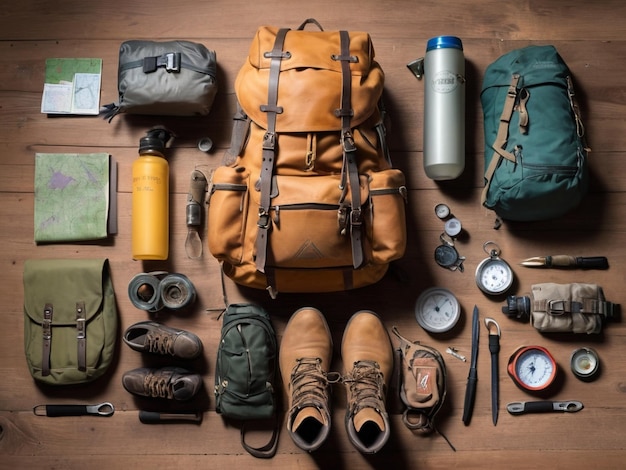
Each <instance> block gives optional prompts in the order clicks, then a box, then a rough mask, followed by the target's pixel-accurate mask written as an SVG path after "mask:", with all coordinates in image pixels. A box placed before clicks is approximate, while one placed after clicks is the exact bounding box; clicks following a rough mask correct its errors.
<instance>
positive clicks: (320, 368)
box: [278, 308, 333, 452]
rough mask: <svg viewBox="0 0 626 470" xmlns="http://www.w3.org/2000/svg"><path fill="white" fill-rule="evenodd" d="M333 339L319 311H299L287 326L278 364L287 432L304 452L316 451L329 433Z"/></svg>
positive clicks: (310, 309) (304, 309) (305, 309)
mask: <svg viewBox="0 0 626 470" xmlns="http://www.w3.org/2000/svg"><path fill="white" fill-rule="evenodd" d="M332 349H333V344H332V338H331V335H330V330H329V328H328V324H327V323H326V320H325V319H324V316H323V315H322V313H321V312H320V311H319V310H316V309H314V308H302V309H300V310H298V311H296V312H295V313H294V314H293V315H292V317H291V318H290V319H289V322H288V323H287V327H286V328H285V333H284V335H283V339H282V341H281V344H280V352H279V356H278V358H279V363H280V373H281V375H282V378H283V385H284V387H285V391H286V392H287V395H288V399H289V408H288V412H287V431H288V432H289V434H290V436H291V438H292V439H293V441H294V443H295V444H296V445H297V446H298V447H300V448H301V449H303V450H306V451H309V452H311V451H313V450H315V449H317V448H319V447H320V446H321V445H322V444H323V443H324V441H325V440H326V438H327V437H328V434H329V432H330V422H331V418H330V411H329V400H328V387H329V380H328V375H327V374H328V368H329V366H330V361H331V357H332Z"/></svg>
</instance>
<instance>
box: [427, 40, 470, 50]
mask: <svg viewBox="0 0 626 470" xmlns="http://www.w3.org/2000/svg"><path fill="white" fill-rule="evenodd" d="M449 48H452V49H460V50H463V43H462V42H461V40H460V39H459V38H457V37H456V36H437V37H434V38H430V39H429V40H428V43H427V44H426V52H428V51H432V50H433V49H449Z"/></svg>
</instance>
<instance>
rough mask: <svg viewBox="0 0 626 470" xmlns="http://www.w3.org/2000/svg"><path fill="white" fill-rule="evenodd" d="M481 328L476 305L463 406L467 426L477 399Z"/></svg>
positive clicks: (464, 421)
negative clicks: (470, 357) (477, 368)
mask: <svg viewBox="0 0 626 470" xmlns="http://www.w3.org/2000/svg"><path fill="white" fill-rule="evenodd" d="M479 335H480V329H479V326H478V307H477V306H476V305H474V315H473V317H472V359H471V362H470V370H469V375H468V377H467V387H466V389H465V405H464V406H463V423H464V424H465V425H466V426H467V425H468V424H469V422H470V420H471V419H472V412H473V411H474V400H475V399H476V383H477V382H478V373H477V371H476V363H477V361H478V338H479Z"/></svg>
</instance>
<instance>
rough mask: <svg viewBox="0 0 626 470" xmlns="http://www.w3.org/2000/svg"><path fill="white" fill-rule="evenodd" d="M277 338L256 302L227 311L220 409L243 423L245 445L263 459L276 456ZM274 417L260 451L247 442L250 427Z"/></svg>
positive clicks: (218, 369)
mask: <svg viewBox="0 0 626 470" xmlns="http://www.w3.org/2000/svg"><path fill="white" fill-rule="evenodd" d="M276 345H277V343H276V334H275V332H274V328H273V326H272V323H271V321H270V317H269V314H268V313H267V312H266V311H265V310H264V309H263V308H262V307H260V306H257V305H254V304H231V305H229V306H228V308H227V309H226V312H225V313H224V318H223V323H222V331H221V338H220V344H219V345H218V348H217V361H216V366H215V411H216V412H217V413H219V414H221V415H222V416H224V417H226V418H232V419H236V420H240V421H242V422H243V425H242V427H241V444H242V446H243V448H244V449H245V450H246V451H248V452H249V453H250V454H251V455H253V456H255V457H260V458H268V457H272V456H273V455H274V454H275V453H276V444H277V441H278V425H277V421H276V400H275V379H276V371H277V367H278V366H277V361H278V357H277V346H276ZM270 418H273V420H274V423H273V435H272V438H271V439H270V442H269V443H268V444H267V445H265V446H263V447H260V448H253V447H250V446H249V445H248V444H247V443H246V441H245V423H246V422H248V421H252V420H264V419H270Z"/></svg>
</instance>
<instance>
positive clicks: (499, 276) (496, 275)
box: [476, 259, 513, 294]
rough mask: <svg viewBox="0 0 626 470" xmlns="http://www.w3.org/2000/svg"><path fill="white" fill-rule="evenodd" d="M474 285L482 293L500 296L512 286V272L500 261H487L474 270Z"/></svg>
mask: <svg viewBox="0 0 626 470" xmlns="http://www.w3.org/2000/svg"><path fill="white" fill-rule="evenodd" d="M476 283H477V284H478V287H480V289H481V290H482V291H483V292H486V293H488V294H502V293H504V292H506V291H507V290H508V289H509V287H511V285H512V284H513V272H512V271H511V268H510V266H509V265H508V264H507V263H505V262H504V261H502V260H501V259H487V260H485V261H484V262H483V263H481V264H480V265H479V266H478V268H477V269H476Z"/></svg>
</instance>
